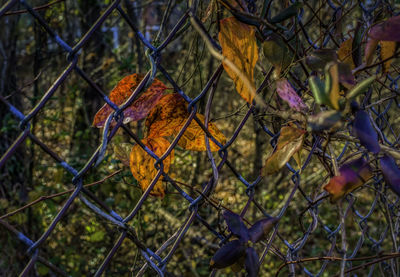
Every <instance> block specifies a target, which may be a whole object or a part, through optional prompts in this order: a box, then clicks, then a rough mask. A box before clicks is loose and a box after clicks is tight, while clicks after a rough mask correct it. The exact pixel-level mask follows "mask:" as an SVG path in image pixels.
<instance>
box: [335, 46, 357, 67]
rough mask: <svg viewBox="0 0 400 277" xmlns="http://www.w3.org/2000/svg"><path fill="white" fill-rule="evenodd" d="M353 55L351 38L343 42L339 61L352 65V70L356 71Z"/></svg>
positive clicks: (339, 52)
mask: <svg viewBox="0 0 400 277" xmlns="http://www.w3.org/2000/svg"><path fill="white" fill-rule="evenodd" d="M352 53H353V39H352V38H349V39H347V40H345V41H343V42H342V44H341V45H340V47H339V50H338V53H337V54H338V58H339V60H341V61H342V62H344V63H346V64H348V65H350V67H351V69H354V68H355V65H354V62H353V56H352Z"/></svg>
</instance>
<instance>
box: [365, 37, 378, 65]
mask: <svg viewBox="0 0 400 277" xmlns="http://www.w3.org/2000/svg"><path fill="white" fill-rule="evenodd" d="M378 42H379V41H378V40H376V39H373V38H368V41H367V44H366V45H365V50H364V56H365V63H366V64H367V65H370V64H371V63H372V59H373V57H374V53H375V50H376V47H377V46H378Z"/></svg>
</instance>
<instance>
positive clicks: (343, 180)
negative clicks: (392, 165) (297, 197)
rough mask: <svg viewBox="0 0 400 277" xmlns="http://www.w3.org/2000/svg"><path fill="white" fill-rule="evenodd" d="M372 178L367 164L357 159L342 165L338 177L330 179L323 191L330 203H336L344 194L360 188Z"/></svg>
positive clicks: (361, 159)
mask: <svg viewBox="0 0 400 277" xmlns="http://www.w3.org/2000/svg"><path fill="white" fill-rule="evenodd" d="M371 177H372V169H371V167H370V166H369V164H368V162H367V161H365V160H364V159H363V158H359V159H356V160H353V161H350V162H347V163H345V164H343V165H342V166H341V167H340V168H339V175H338V176H335V177H333V178H331V180H330V181H329V183H328V184H326V185H325V186H324V190H326V191H327V192H329V194H330V200H331V202H332V203H335V202H337V201H338V200H339V199H341V198H342V197H343V196H345V195H346V194H348V193H350V192H352V191H353V190H355V189H356V188H358V187H360V186H362V185H363V184H364V183H365V182H366V181H368V179H370V178H371Z"/></svg>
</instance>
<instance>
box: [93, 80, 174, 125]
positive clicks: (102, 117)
mask: <svg viewBox="0 0 400 277" xmlns="http://www.w3.org/2000/svg"><path fill="white" fill-rule="evenodd" d="M143 78H144V74H137V73H134V74H132V75H129V76H126V77H124V78H123V79H122V80H121V81H119V82H118V84H117V85H116V86H115V87H114V89H113V90H112V91H111V93H110V96H109V97H110V100H111V101H112V102H113V103H114V104H116V105H117V106H119V105H121V104H123V103H124V102H125V101H126V100H127V99H128V98H129V96H131V95H132V93H133V91H134V90H135V89H136V87H137V86H138V85H139V83H140V81H141V80H142V79H143ZM166 88H167V87H166V86H165V85H164V84H163V83H162V82H161V81H160V80H158V79H154V81H153V83H152V84H151V86H150V87H149V88H148V89H147V90H146V91H145V92H143V93H142V94H141V95H140V96H139V97H138V98H137V99H136V100H134V101H133V103H132V104H131V105H130V106H129V107H127V108H126V109H125V110H124V123H128V122H130V121H138V120H141V119H143V118H145V117H146V116H147V114H148V113H149V112H150V110H151V109H152V108H153V107H154V106H155V105H156V104H157V101H158V100H159V99H160V98H161V96H162V95H163V93H164V91H165V90H166ZM113 111H114V110H113V109H112V108H111V106H109V105H108V104H105V105H104V106H103V107H102V108H101V109H100V110H99V111H98V112H97V113H96V115H95V117H94V120H93V126H95V127H97V128H101V127H103V126H104V123H105V121H106V119H107V117H108V116H109V115H110V114H111V113H112V112H113Z"/></svg>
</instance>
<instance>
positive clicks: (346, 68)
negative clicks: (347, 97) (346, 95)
mask: <svg viewBox="0 0 400 277" xmlns="http://www.w3.org/2000/svg"><path fill="white" fill-rule="evenodd" d="M338 70H339V82H340V83H341V84H343V86H345V87H346V88H350V87H351V86H354V85H355V84H356V80H355V79H354V76H353V73H352V72H351V67H350V65H348V64H347V63H339V64H338Z"/></svg>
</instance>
